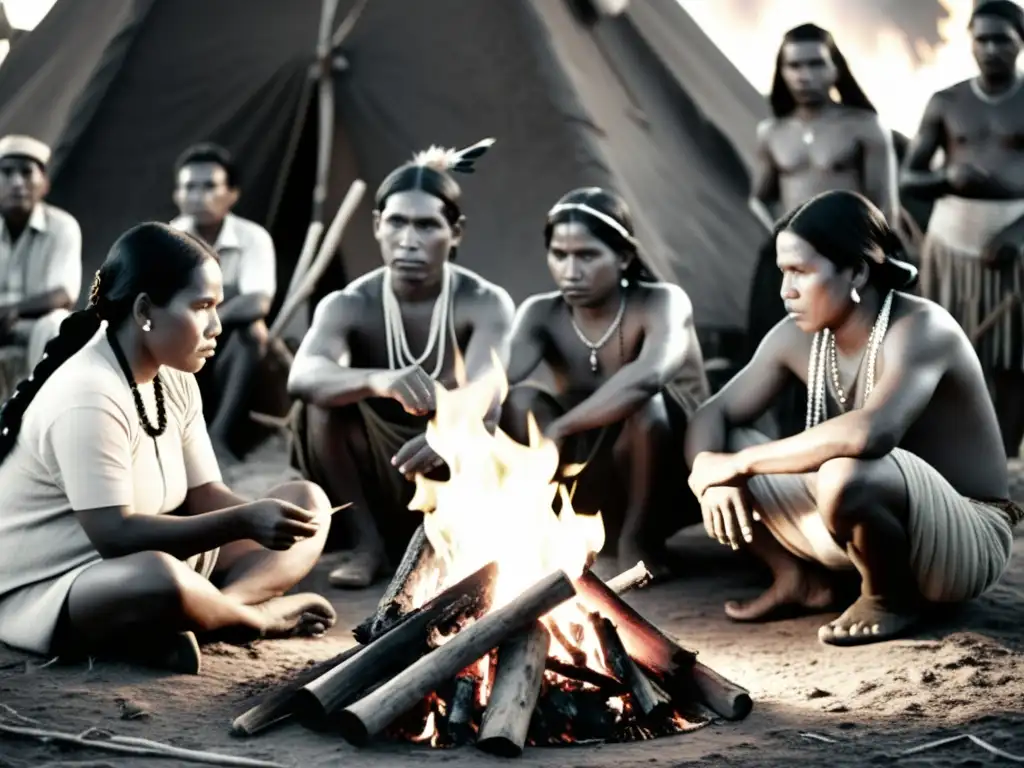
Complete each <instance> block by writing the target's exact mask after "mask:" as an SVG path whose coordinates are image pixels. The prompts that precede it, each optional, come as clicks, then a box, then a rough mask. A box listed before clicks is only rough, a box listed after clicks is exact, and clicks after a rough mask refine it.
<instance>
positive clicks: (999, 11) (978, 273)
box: [901, 0, 1024, 457]
mask: <svg viewBox="0 0 1024 768" xmlns="http://www.w3.org/2000/svg"><path fill="white" fill-rule="evenodd" d="M970 31H971V37H972V39H973V41H974V57H975V59H976V60H977V62H978V68H979V71H980V73H979V75H978V77H975V78H971V79H970V80H965V81H963V82H961V83H957V84H956V85H954V86H952V87H951V88H947V89H946V90H944V91H939V92H938V93H936V94H935V95H934V96H932V98H931V100H930V101H929V102H928V105H927V106H926V107H925V113H924V118H923V119H922V121H921V127H920V129H919V130H918V133H917V136H916V137H915V138H914V140H913V142H912V143H911V147H910V150H909V152H908V154H907V157H906V159H905V160H904V168H903V172H902V174H901V185H902V188H903V189H904V190H906V191H907V192H908V193H913V194H915V195H917V196H920V197H923V198H932V199H935V198H937V199H936V202H935V206H934V208H933V210H932V215H931V219H930V220H929V222H928V231H927V235H926V237H925V241H924V245H923V247H922V252H921V292H922V295H924V296H927V297H928V298H930V299H932V300H933V301H936V302H938V303H939V304H941V305H942V306H943V307H945V308H946V309H947V310H949V312H950V313H951V314H952V315H953V317H954V318H956V320H957V322H959V323H960V325H961V326H962V327H963V329H964V330H965V331H966V332H967V334H968V336H969V337H970V338H971V339H972V341H974V344H975V348H976V349H977V351H978V356H979V358H981V363H982V366H983V367H984V368H985V371H986V373H987V374H988V375H989V376H990V383H991V385H992V389H993V395H994V399H995V406H996V413H997V415H998V417H999V424H1000V428H1001V431H1002V435H1003V443H1004V448H1005V452H1006V455H1007V456H1010V457H1016V456H1018V455H1019V453H1020V445H1021V440H1022V439H1024V308H1022V306H1021V292H1022V291H1024V255H1022V248H1024V89H1022V88H1021V83H1022V82H1024V79H1022V76H1021V74H1020V73H1019V72H1018V70H1017V59H1018V57H1019V55H1020V52H1021V49H1022V47H1024V11H1022V10H1021V8H1020V7H1019V6H1018V5H1017V4H1016V3H1013V2H1009V0H989V1H988V2H983V3H980V4H979V5H978V6H977V7H976V8H975V10H974V13H973V15H972V17H971V22H970ZM939 149H941V150H942V151H943V153H944V155H945V161H944V164H943V166H942V167H941V168H939V169H937V170H936V169H933V167H932V165H933V164H932V160H933V158H934V156H935V154H936V153H937V152H938V150H939ZM1004 301H1011V302H1014V303H1013V304H1012V306H1010V307H1009V308H1008V309H1007V308H1006V306H1005V305H1004V304H1003V302H1004ZM1001 305H1002V306H1001ZM986 319H989V320H990V321H993V320H994V322H989V323H986ZM982 324H984V325H986V326H987V327H986V328H982V327H980V326H981V325H982Z"/></svg>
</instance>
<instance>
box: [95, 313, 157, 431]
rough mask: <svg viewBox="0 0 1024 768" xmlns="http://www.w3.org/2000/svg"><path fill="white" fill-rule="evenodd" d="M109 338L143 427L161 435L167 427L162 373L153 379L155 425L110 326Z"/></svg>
mask: <svg viewBox="0 0 1024 768" xmlns="http://www.w3.org/2000/svg"><path fill="white" fill-rule="evenodd" d="M107 340H108V341H109V342H110V347H111V349H113V350H114V357H116V358H117V363H118V365H120V366H121V371H122V372H123V373H124V377H125V378H126V379H128V387H129V388H130V389H131V391H132V397H134V398H135V412H136V413H138V414H139V423H141V424H142V428H143V429H144V430H145V431H146V434H147V435H149V436H150V437H153V438H156V437H160V435H162V434H163V433H164V430H166V429H167V409H166V407H165V405H164V386H163V383H162V382H161V381H160V374H159V373H158V374H157V375H156V377H155V378H154V379H153V394H154V395H156V426H155V427H154V426H153V425H152V424H150V422H149V416H148V415H147V414H146V405H145V403H143V402H142V395H141V394H139V387H138V385H137V384H136V383H135V376H134V375H133V374H132V369H131V367H130V366H129V365H128V360H127V359H126V358H125V356H124V350H122V349H121V345H120V344H119V343H118V341H117V337H116V336H115V335H114V332H113V331H112V330H111V329H110V328H109V327H108V328H107Z"/></svg>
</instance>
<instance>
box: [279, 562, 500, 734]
mask: <svg viewBox="0 0 1024 768" xmlns="http://www.w3.org/2000/svg"><path fill="white" fill-rule="evenodd" d="M496 575H497V564H496V563H490V564H489V565H485V566H484V567H483V568H481V569H480V570H479V571H477V572H476V573H474V574H472V575H470V576H467V577H466V578H465V579H463V580H462V581H460V582H458V583H457V584H454V585H452V586H451V587H449V588H448V589H446V590H445V591H444V592H442V593H440V594H439V595H437V596H436V597H435V598H434V599H433V600H431V601H430V602H428V603H427V604H426V605H424V606H423V607H422V608H420V609H418V610H416V611H414V612H412V613H410V614H409V615H407V616H406V617H405V619H403V620H402V621H401V623H399V624H398V625H397V626H395V627H393V628H392V629H391V630H390V631H388V632H386V633H385V634H384V635H382V636H381V637H379V638H377V639H376V640H374V641H373V642H372V643H370V644H369V645H367V646H365V647H363V648H361V649H360V650H359V652H358V653H356V654H354V655H353V656H352V657H350V658H348V659H346V660H345V661H344V662H342V663H341V664H338V665H337V666H335V667H334V668H332V669H330V670H328V671H327V672H326V673H324V674H322V675H321V676H319V677H317V678H316V679H314V680H312V681H310V682H307V683H306V684H305V685H303V686H302V688H301V689H300V690H299V691H297V692H296V694H295V701H294V708H295V713H296V714H297V715H298V716H299V717H300V718H302V719H303V720H304V721H306V722H308V723H310V724H313V725H321V726H322V725H323V724H325V723H326V721H327V720H328V719H329V718H330V716H331V715H332V714H333V713H334V712H336V711H337V710H338V709H339V708H341V707H343V706H345V705H346V704H348V703H349V702H351V701H352V700H354V699H355V697H356V696H357V695H358V694H360V693H362V692H364V691H365V690H366V689H367V688H368V687H369V686H371V685H373V684H375V683H378V682H380V681H381V680H383V679H384V678H385V677H387V676H388V675H392V674H394V673H396V672H398V671H400V670H402V669H405V668H406V667H407V666H409V665H410V664H412V663H413V662H414V661H416V660H417V659H418V658H420V657H421V656H422V655H423V654H424V653H426V652H428V651H429V650H430V648H431V639H432V637H433V635H434V632H435V631H441V632H442V634H444V632H443V629H444V628H445V626H446V625H448V624H451V623H452V622H460V621H464V620H465V619H467V618H479V617H480V616H483V615H484V614H485V613H486V612H487V611H488V609H489V608H490V605H491V588H492V587H493V584H494V579H495V576H496ZM488 650H489V649H488ZM485 652H486V651H485ZM481 655H482V654H481ZM460 669H461V668H460ZM382 687H383V686H382ZM427 693H429V691H427ZM423 695H425V694H423ZM420 698H422V696H420ZM410 706H411V705H410Z"/></svg>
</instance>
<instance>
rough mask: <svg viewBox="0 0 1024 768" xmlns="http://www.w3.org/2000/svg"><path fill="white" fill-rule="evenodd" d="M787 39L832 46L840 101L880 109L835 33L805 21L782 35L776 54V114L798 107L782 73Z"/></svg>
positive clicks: (773, 100) (772, 100) (772, 97)
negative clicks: (863, 86)
mask: <svg viewBox="0 0 1024 768" xmlns="http://www.w3.org/2000/svg"><path fill="white" fill-rule="evenodd" d="M787 43H822V44H824V45H825V46H826V47H827V48H828V52H829V55H831V56H832V61H834V62H835V65H836V90H837V91H838V92H839V103H840V104H842V105H844V106H847V107H858V108H860V109H866V110H868V111H869V112H875V113H877V112H878V110H876V109H875V105H874V104H872V103H871V101H870V99H868V97H867V95H865V93H864V91H863V90H861V87H860V85H859V84H858V83H857V80H856V79H855V78H854V76H853V73H852V72H850V66H849V65H848V64H847V63H846V57H845V56H843V54H842V52H841V51H840V50H839V47H838V46H837V45H836V41H835V40H833V39H832V33H831V32H829V31H828V30H827V29H822V28H821V27H819V26H818V25H817V24H801V25H800V26H799V27H793V29H791V30H789V31H788V32H787V33H786V34H785V35H783V37H782V43H781V44H780V45H779V52H778V53H777V54H776V55H775V75H774V76H773V77H772V92H771V95H770V96H769V98H768V100H769V102H770V103H771V107H772V114H773V115H775V116H776V117H787V116H789V115H791V114H793V111H794V110H795V109H796V99H794V98H793V94H792V93H790V91H789V87H788V86H787V85H786V81H785V80H784V79H783V77H782V67H783V61H782V58H783V54H784V49H785V47H786V44H787Z"/></svg>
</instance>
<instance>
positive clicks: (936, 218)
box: [920, 197, 1024, 370]
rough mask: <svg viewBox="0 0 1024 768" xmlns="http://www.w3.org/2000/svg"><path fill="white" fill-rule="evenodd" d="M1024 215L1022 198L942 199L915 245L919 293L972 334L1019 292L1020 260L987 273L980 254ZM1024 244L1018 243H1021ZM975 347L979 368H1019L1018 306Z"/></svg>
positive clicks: (1022, 332) (1022, 327) (1021, 331)
mask: <svg viewBox="0 0 1024 768" xmlns="http://www.w3.org/2000/svg"><path fill="white" fill-rule="evenodd" d="M1021 217H1024V200H968V199H965V198H960V197H943V198H940V199H939V200H938V201H937V202H936V203H935V207H934V209H933V211H932V215H931V219H930V220H929V223H928V232H927V234H926V235H925V238H924V243H923V244H922V246H921V273H920V291H921V295H922V296H924V297H925V298H927V299H931V300H932V301H934V302H936V303H937V304H939V305H941V306H942V307H944V308H945V309H946V310H947V311H948V312H949V313H950V314H951V315H952V316H953V317H954V318H955V319H956V321H957V322H958V323H959V324H960V327H961V328H963V329H964V332H965V333H967V335H968V336H972V334H973V333H974V332H975V330H976V329H977V328H978V326H979V325H980V324H981V323H982V322H984V321H985V319H986V318H987V317H989V315H990V314H991V313H992V312H993V311H994V310H995V309H996V308H997V307H999V305H1000V304H1001V303H1002V302H1003V301H1004V299H1006V298H1007V297H1008V296H1012V295H1013V294H1015V293H1016V294H1020V293H1021V292H1022V291H1024V257H1021V256H1018V257H1017V259H1016V260H1015V261H1014V262H1013V263H1012V264H1010V265H1008V266H1007V267H1004V268H1002V269H990V268H988V267H986V266H985V265H984V264H983V263H982V261H981V257H980V256H981V252H982V249H983V248H984V247H985V245H986V244H987V243H988V242H990V241H991V239H992V238H993V237H995V236H996V235H997V234H999V233H1000V232H1001V231H1002V230H1004V229H1006V227H1008V226H1009V225H1011V224H1013V223H1014V222H1015V221H1017V220H1018V219H1020V218H1021ZM1021 245H1022V246H1024V243H1021ZM975 349H976V350H977V352H978V357H979V359H980V360H981V364H982V366H983V367H984V368H985V370H1021V369H1024V306H1022V304H1021V303H1017V304H1016V305H1015V306H1014V307H1012V308H1011V309H1010V310H1008V311H1006V312H1003V313H1002V315H1001V316H1000V317H999V319H998V321H997V322H996V323H995V324H994V325H993V326H992V327H990V328H989V329H988V330H987V331H985V332H984V334H983V335H982V336H981V338H979V339H977V340H975Z"/></svg>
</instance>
